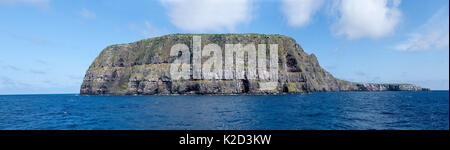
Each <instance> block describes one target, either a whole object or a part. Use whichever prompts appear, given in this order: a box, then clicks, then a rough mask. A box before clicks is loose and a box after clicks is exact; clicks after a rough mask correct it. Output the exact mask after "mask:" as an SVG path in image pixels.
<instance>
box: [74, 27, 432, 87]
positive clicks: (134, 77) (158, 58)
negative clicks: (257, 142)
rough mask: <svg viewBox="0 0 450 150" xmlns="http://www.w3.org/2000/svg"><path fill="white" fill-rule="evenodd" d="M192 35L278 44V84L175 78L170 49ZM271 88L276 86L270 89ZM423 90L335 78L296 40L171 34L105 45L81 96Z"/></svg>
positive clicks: (232, 41)
mask: <svg viewBox="0 0 450 150" xmlns="http://www.w3.org/2000/svg"><path fill="white" fill-rule="evenodd" d="M193 36H201V42H202V47H203V46H204V45H207V44H209V43H215V44H218V45H219V46H220V47H221V48H222V50H223V49H224V45H225V44H238V43H240V44H278V68H279V69H278V81H277V82H275V83H273V82H265V81H262V80H258V79H256V80H248V79H247V78H245V79H228V80H204V79H195V80H194V79H188V80H184V79H182V80H172V78H171V74H170V66H171V63H172V62H174V60H175V59H176V57H173V56H170V49H171V47H172V46H173V45H175V44H186V45H187V46H188V47H189V49H190V51H191V52H192V45H193V44H192V38H193ZM202 59H205V58H202ZM191 69H192V67H191ZM191 73H192V71H191ZM270 86H273V87H274V88H269V89H266V87H270ZM419 90H427V89H423V88H421V87H418V86H415V85H411V84H368V83H353V82H348V81H343V80H339V79H336V78H334V77H333V76H332V75H331V74H330V73H328V72H327V71H325V70H324V69H323V68H322V67H320V65H319V62H318V61H317V58H316V56H315V55H314V54H311V55H308V54H306V53H305V52H304V51H303V49H302V48H301V47H300V45H298V44H297V43H296V41H295V40H294V39H292V38H290V37H286V36H282V35H264V34H198V35H194V34H172V35H166V36H162V37H155V38H150V39H145V40H141V41H138V42H134V43H128V44H119V45H112V46H108V47H106V48H105V49H104V50H103V51H102V52H101V53H100V55H99V56H98V57H97V58H96V59H95V60H94V62H93V63H92V64H91V66H90V67H89V69H88V70H87V72H86V75H85V77H84V80H83V83H82V85H81V89H80V94H81V95H101V94H110V95H123V94H143V95H145V94H282V93H308V92H320V91H419Z"/></svg>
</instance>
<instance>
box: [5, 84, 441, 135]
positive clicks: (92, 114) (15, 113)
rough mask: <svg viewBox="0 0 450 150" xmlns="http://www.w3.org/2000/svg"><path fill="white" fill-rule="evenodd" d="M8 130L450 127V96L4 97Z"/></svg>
mask: <svg viewBox="0 0 450 150" xmlns="http://www.w3.org/2000/svg"><path fill="white" fill-rule="evenodd" d="M0 129H1V130H16V129H20V130H22V129H25V130H55V129H56V130H110V129H112V130H161V129H218V130H222V129H229V130H234V129H245V130H247V129H248V130H266V129H269V130H284V129H287V130H334V129H337V130H366V129H377V130H388V129H395V130H409V129H412V130H423V129H427V130H438V129H443V130H448V129H449V92H448V91H423V92H422V91H421V92H326V93H311V94H299V95H178V96H79V95H76V94H68V95H0Z"/></svg>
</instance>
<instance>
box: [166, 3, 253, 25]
mask: <svg viewBox="0 0 450 150" xmlns="http://www.w3.org/2000/svg"><path fill="white" fill-rule="evenodd" d="M161 3H162V4H163V5H164V6H165V7H166V8H167V10H168V16H169V18H170V21H171V22H172V23H173V24H174V25H175V26H176V27H178V28H180V29H182V30H185V31H193V32H205V31H234V30H235V28H236V26H237V25H239V24H242V23H247V22H249V21H250V20H251V18H252V14H251V11H252V1H251V0H161Z"/></svg>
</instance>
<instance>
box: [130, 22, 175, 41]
mask: <svg viewBox="0 0 450 150" xmlns="http://www.w3.org/2000/svg"><path fill="white" fill-rule="evenodd" d="M129 28H130V30H131V31H132V32H135V33H138V34H140V35H141V36H144V37H146V38H148V37H155V36H160V35H162V34H165V33H166V30H165V29H160V28H157V27H155V26H153V25H152V24H151V23H150V22H149V21H145V22H144V23H143V24H134V23H133V24H129Z"/></svg>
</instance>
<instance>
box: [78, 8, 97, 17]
mask: <svg viewBox="0 0 450 150" xmlns="http://www.w3.org/2000/svg"><path fill="white" fill-rule="evenodd" d="M78 14H79V15H80V16H81V17H83V18H86V19H95V18H96V17H97V15H96V14H95V13H94V12H92V11H90V10H88V9H86V8H83V9H81V10H80V12H78Z"/></svg>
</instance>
